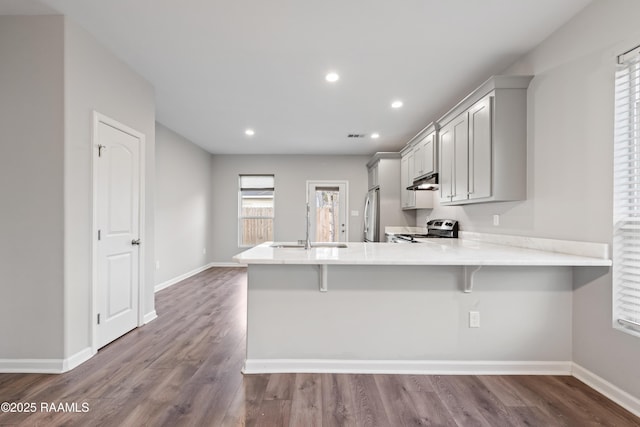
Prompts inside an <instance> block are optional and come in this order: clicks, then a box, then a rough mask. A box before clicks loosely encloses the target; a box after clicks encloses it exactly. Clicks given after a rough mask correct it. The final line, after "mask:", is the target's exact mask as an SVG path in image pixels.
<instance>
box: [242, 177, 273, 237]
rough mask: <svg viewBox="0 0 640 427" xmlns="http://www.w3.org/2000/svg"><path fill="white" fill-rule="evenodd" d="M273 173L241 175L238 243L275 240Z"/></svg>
mask: <svg viewBox="0 0 640 427" xmlns="http://www.w3.org/2000/svg"><path fill="white" fill-rule="evenodd" d="M274 188H275V179H274V176H273V175H240V190H239V191H238V244H239V245H240V246H254V245H258V244H260V243H263V242H266V241H269V240H273V219H274Z"/></svg>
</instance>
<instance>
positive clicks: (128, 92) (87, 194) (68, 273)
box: [64, 19, 155, 357]
mask: <svg viewBox="0 0 640 427" xmlns="http://www.w3.org/2000/svg"><path fill="white" fill-rule="evenodd" d="M64 59H65V122H64V123H65V130H66V135H65V159H64V160H65V205H64V206H65V258H64V259H65V324H66V327H65V337H66V339H65V341H66V342H65V354H66V356H67V357H68V356H70V355H73V354H75V353H76V352H78V351H80V350H82V349H84V348H86V347H88V346H89V345H90V335H89V333H90V327H91V322H90V315H89V314H90V308H91V306H90V304H91V302H90V301H91V293H90V284H91V242H92V233H93V232H92V230H91V224H92V222H91V221H92V203H93V199H92V188H91V183H92V171H91V158H92V157H91V156H92V154H93V150H92V144H91V138H92V129H93V126H92V112H93V110H96V111H97V112H99V113H101V114H104V115H106V116H108V117H111V118H113V119H115V120H118V121H119V122H121V123H123V124H125V125H127V126H129V127H131V128H133V129H135V130H137V131H138V132H141V133H143V134H144V135H145V149H146V151H145V153H144V159H145V166H146V174H145V177H144V179H145V197H146V200H145V204H146V210H145V215H144V222H145V229H144V232H145V235H144V241H143V245H144V252H145V259H144V260H143V261H142V264H141V266H140V267H141V269H144V275H145V282H144V283H142V284H141V286H144V297H143V301H142V311H143V313H144V314H148V313H152V312H153V311H154V289H153V287H154V259H155V257H154V246H155V245H154V229H155V225H154V181H155V180H154V177H155V169H154V164H155V94H154V89H153V87H152V86H151V84H149V83H148V82H147V81H146V80H144V79H143V78H142V77H140V76H139V75H138V74H137V73H136V72H135V71H133V70H132V69H131V68H130V67H129V66H128V65H126V64H125V63H123V62H122V61H120V60H119V59H118V58H117V57H115V56H114V55H113V54H112V53H111V52H110V51H108V50H107V49H106V48H104V47H103V46H102V45H100V44H99V43H98V42H97V41H96V39H95V38H94V37H93V36H91V35H90V34H89V33H87V32H86V31H84V30H83V29H82V28H80V27H79V26H77V25H75V24H74V23H73V22H71V21H70V20H69V19H65V57H64Z"/></svg>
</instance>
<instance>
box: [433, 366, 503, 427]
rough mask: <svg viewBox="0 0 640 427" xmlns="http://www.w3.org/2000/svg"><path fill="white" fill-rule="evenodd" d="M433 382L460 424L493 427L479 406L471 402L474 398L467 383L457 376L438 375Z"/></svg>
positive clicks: (437, 392)
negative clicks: (459, 379) (467, 387)
mask: <svg viewBox="0 0 640 427" xmlns="http://www.w3.org/2000/svg"><path fill="white" fill-rule="evenodd" d="M433 383H434V386H435V389H436V394H437V395H438V397H439V398H440V400H442V402H443V404H444V405H445V407H446V408H447V409H448V410H449V412H450V413H451V415H452V417H453V419H454V420H455V422H456V423H457V424H458V425H460V426H467V425H473V426H486V427H491V423H489V421H487V420H486V419H485V418H484V417H483V416H482V414H481V413H480V410H479V408H477V407H476V406H475V405H474V404H472V403H471V402H473V401H474V399H473V398H472V397H471V396H470V392H469V390H467V389H466V385H465V384H464V383H463V382H461V381H458V379H457V377H455V376H440V375H436V376H435V377H434V379H433Z"/></svg>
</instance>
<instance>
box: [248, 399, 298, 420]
mask: <svg viewBox="0 0 640 427" xmlns="http://www.w3.org/2000/svg"><path fill="white" fill-rule="evenodd" d="M290 416H291V401H290V400H282V399H278V400H276V399H272V400H263V401H262V405H260V411H259V415H258V419H257V420H256V427H274V426H288V425H289V424H290Z"/></svg>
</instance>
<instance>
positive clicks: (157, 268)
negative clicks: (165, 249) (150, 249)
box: [156, 261, 160, 270]
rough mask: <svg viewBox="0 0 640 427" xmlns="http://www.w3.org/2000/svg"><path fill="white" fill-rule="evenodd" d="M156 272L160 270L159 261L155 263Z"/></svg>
mask: <svg viewBox="0 0 640 427" xmlns="http://www.w3.org/2000/svg"><path fill="white" fill-rule="evenodd" d="M156 270H160V261H156Z"/></svg>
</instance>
